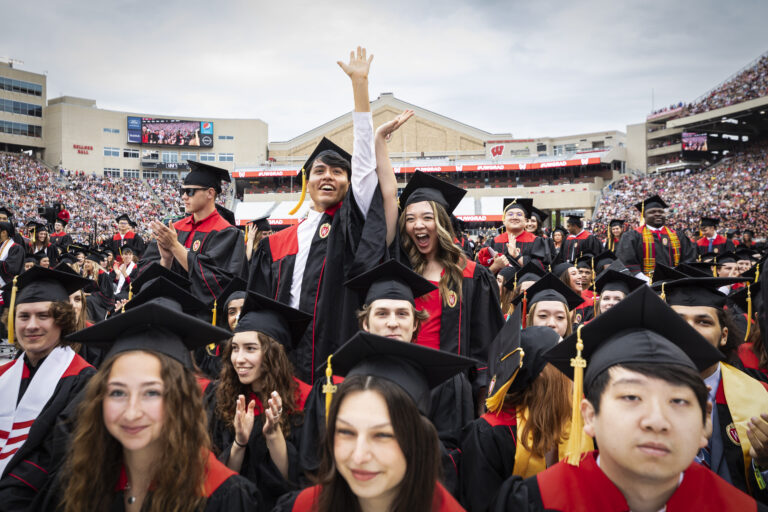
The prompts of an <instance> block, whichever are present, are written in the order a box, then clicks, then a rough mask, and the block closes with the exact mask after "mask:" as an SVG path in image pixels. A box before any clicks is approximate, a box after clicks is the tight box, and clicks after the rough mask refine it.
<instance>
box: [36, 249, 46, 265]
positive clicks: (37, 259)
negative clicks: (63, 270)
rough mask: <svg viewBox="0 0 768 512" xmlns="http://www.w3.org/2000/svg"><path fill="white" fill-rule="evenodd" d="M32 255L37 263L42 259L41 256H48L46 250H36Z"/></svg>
mask: <svg viewBox="0 0 768 512" xmlns="http://www.w3.org/2000/svg"><path fill="white" fill-rule="evenodd" d="M33 256H34V258H35V260H36V261H37V262H38V263H39V262H41V261H43V258H48V252H46V251H40V252H36V253H35V254H34V255H33Z"/></svg>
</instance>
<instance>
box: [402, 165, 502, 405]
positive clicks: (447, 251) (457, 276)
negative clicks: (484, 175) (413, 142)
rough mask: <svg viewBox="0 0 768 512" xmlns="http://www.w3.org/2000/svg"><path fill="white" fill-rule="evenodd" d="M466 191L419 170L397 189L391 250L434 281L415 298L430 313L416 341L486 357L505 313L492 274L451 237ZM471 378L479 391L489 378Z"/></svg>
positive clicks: (451, 350) (417, 271)
mask: <svg viewBox="0 0 768 512" xmlns="http://www.w3.org/2000/svg"><path fill="white" fill-rule="evenodd" d="M464 194H466V190H463V189H461V188H459V187H456V186H454V185H451V184H450V183H447V182H445V181H442V180H440V179H437V178H435V177H433V176H430V175H428V174H426V173H423V172H420V171H417V172H416V173H415V174H414V175H413V177H412V178H411V179H410V181H409V182H408V185H407V186H406V187H405V189H404V190H403V193H402V194H401V195H400V204H401V206H402V212H401V214H400V218H399V220H398V231H399V238H400V244H399V245H400V247H397V248H396V251H395V252H396V254H397V255H398V256H399V257H400V258H401V261H403V262H407V263H410V265H411V267H412V268H413V270H414V271H415V272H416V273H417V274H419V275H421V276H422V277H423V278H425V279H426V280H428V281H430V282H431V283H432V284H434V285H435V286H437V290H434V291H432V292H430V293H428V294H426V295H424V296H423V297H419V298H417V299H416V301H415V304H416V309H422V310H425V311H426V312H427V313H429V318H428V319H427V320H426V321H425V322H423V323H422V324H421V327H420V328H419V333H418V336H417V337H416V343H417V344H419V345H423V346H425V347H430V348H434V349H439V350H443V351H446V352H451V353H453V354H459V355H466V356H469V357H473V358H475V359H476V360H478V361H482V362H484V361H485V360H486V359H487V357H488V354H487V350H488V344H489V343H490V342H491V341H492V340H493V338H494V337H495V336H496V333H497V332H498V331H499V329H501V326H502V325H503V323H504V317H503V316H502V314H501V305H500V304H499V295H498V292H497V290H498V285H497V284H496V283H495V282H494V277H493V274H491V272H489V271H488V269H486V268H485V267H483V266H482V265H477V264H475V262H474V261H470V260H467V259H466V257H465V256H464V253H463V252H462V251H461V249H460V248H459V247H457V246H456V245H455V244H454V243H453V240H454V234H453V228H452V227H451V221H450V215H451V213H452V212H453V210H454V209H455V208H456V206H458V204H459V202H460V201H461V198H462V197H463V196H464ZM398 249H402V251H400V250H398ZM481 366H485V365H484V364H482V365H481ZM471 380H472V385H473V388H474V391H475V396H478V392H479V391H480V388H482V387H483V386H484V385H487V380H486V379H485V376H484V374H482V373H481V372H480V371H479V372H478V373H476V374H474V375H473V376H472V377H471Z"/></svg>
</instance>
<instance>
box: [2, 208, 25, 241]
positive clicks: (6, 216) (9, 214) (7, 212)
mask: <svg viewBox="0 0 768 512" xmlns="http://www.w3.org/2000/svg"><path fill="white" fill-rule="evenodd" d="M0 222H7V223H9V224H10V225H11V239H13V241H14V243H16V244H17V245H18V246H20V247H22V248H23V249H24V251H25V252H26V250H27V248H28V247H29V240H28V239H26V238H25V237H24V236H23V235H22V234H21V233H19V232H17V231H16V224H15V223H14V221H13V211H12V210H11V209H10V208H8V207H7V206H0Z"/></svg>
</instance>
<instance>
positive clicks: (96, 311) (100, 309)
mask: <svg viewBox="0 0 768 512" xmlns="http://www.w3.org/2000/svg"><path fill="white" fill-rule="evenodd" d="M83 291H84V292H85V293H88V294H89V296H88V298H87V299H86V309H87V310H88V318H89V319H90V320H92V321H93V322H94V323H96V322H101V321H102V320H104V319H105V318H106V317H107V315H108V314H109V313H110V312H111V311H112V310H113V309H114V307H115V289H114V288H113V287H112V278H111V277H110V275H109V272H105V271H103V270H100V271H99V278H98V280H95V281H94V280H91V282H90V283H88V285H86V287H85V288H84V289H83Z"/></svg>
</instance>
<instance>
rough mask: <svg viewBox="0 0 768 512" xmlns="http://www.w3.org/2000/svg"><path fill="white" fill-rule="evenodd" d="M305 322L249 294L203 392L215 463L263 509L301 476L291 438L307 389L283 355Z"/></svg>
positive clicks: (302, 317) (286, 308)
mask: <svg viewBox="0 0 768 512" xmlns="http://www.w3.org/2000/svg"><path fill="white" fill-rule="evenodd" d="M311 320H312V317H311V315H308V314H306V313H303V312H301V311H299V310H296V309H293V308H291V307H289V306H286V305H285V304H281V303H279V302H276V301H273V300H271V299H269V298H267V297H264V296H263V295H259V294H256V293H252V292H250V293H248V295H247V296H246V298H245V303H244V304H243V309H242V314H241V316H240V319H239V320H238V321H237V325H236V326H235V328H234V336H233V337H232V339H231V340H230V341H229V343H227V344H226V345H225V348H224V351H223V353H222V357H221V373H220V375H219V381H218V382H217V383H215V384H214V385H212V386H210V387H209V388H208V389H207V390H206V393H205V403H206V409H207V411H208V418H209V432H210V434H211V440H212V442H213V446H214V450H215V451H216V452H217V453H219V460H221V461H222V462H223V463H224V464H226V465H227V467H228V468H230V469H231V470H233V471H236V472H238V473H240V474H241V475H243V476H244V477H246V478H247V479H248V480H250V481H251V482H254V483H255V484H256V486H257V487H258V488H259V491H260V492H261V495H262V497H263V498H264V504H265V505H266V507H267V508H270V507H272V505H274V503H275V501H276V500H277V498H278V497H280V496H281V495H282V494H285V493H286V492H288V491H290V490H292V489H293V488H294V487H293V485H294V483H296V482H297V481H298V479H299V476H300V471H299V465H298V451H297V449H296V444H297V442H296V439H298V437H299V434H298V433H297V431H298V429H299V426H300V425H301V419H302V410H303V408H304V402H305V400H306V398H307V394H308V393H309V386H307V385H306V384H304V383H303V382H300V381H298V380H296V379H295V377H294V376H293V367H292V366H291V363H290V361H289V360H288V357H287V356H286V352H287V350H289V349H290V348H291V347H293V346H295V345H296V343H298V341H299V340H300V339H301V337H302V336H303V335H304V331H305V330H306V328H307V325H309V322H310V321H311Z"/></svg>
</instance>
